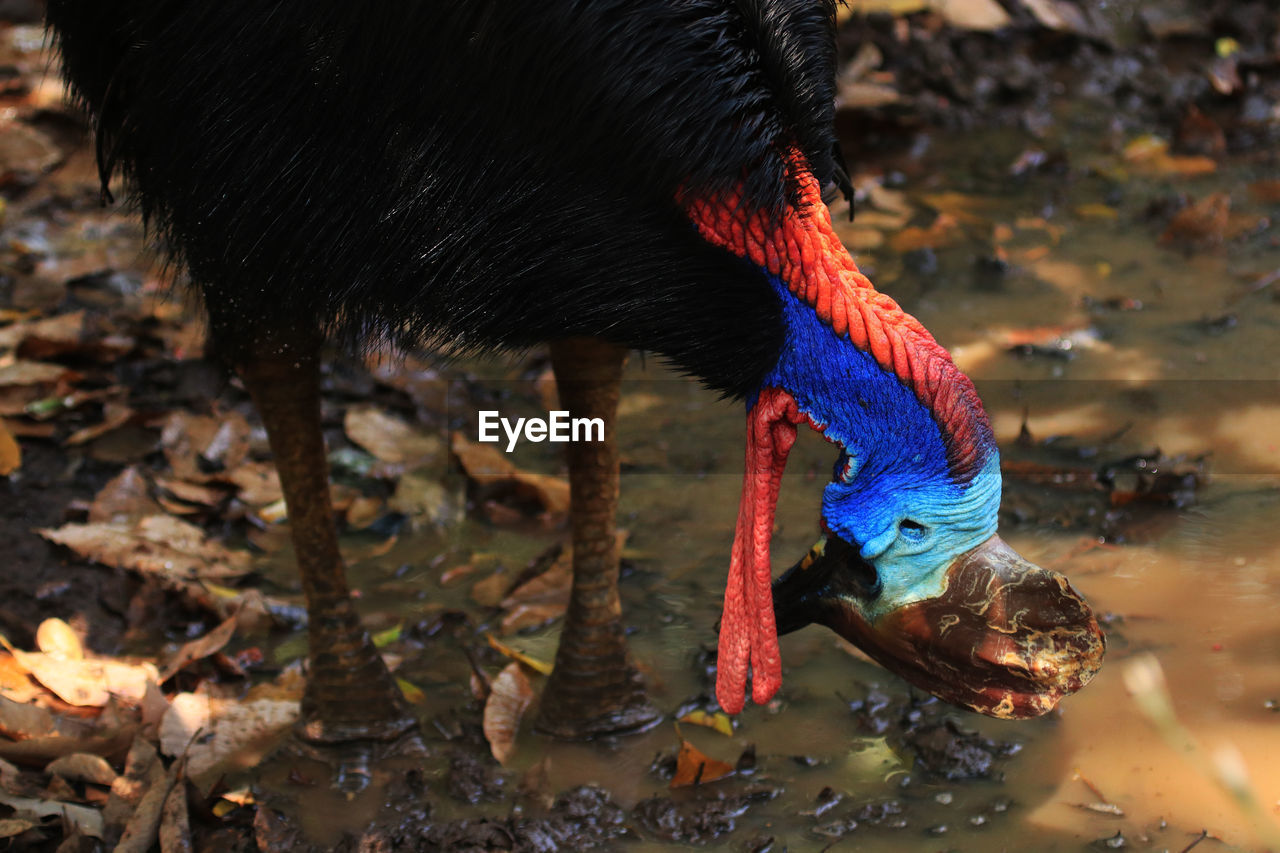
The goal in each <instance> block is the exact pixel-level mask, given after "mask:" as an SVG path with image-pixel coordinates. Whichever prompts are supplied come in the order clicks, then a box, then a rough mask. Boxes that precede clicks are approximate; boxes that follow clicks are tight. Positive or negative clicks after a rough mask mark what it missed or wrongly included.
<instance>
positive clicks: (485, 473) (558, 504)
mask: <svg viewBox="0 0 1280 853" xmlns="http://www.w3.org/2000/svg"><path fill="white" fill-rule="evenodd" d="M450 449H451V450H452V451H453V454H454V455H455V456H456V457H457V458H458V462H459V463H460V464H461V465H462V469H463V470H464V471H466V473H467V476H468V477H470V478H471V479H472V480H473V481H474V482H476V483H477V484H478V485H481V486H493V485H509V486H510V487H511V488H512V490H513V491H514V492H515V493H516V496H517V497H532V498H534V499H535V500H537V502H538V503H539V504H540V505H541V506H542V508H543V509H545V510H546V511H547V512H550V513H552V514H560V513H565V512H568V510H569V484H568V483H567V482H566V481H565V480H562V479H560V478H559V477H552V476H550V475H548V474H533V473H529V472H527V471H521V470H520V469H519V468H517V467H516V466H515V465H513V464H512V463H511V462H509V461H507V459H506V458H504V457H503V455H502V451H500V450H498V449H497V448H496V447H494V446H493V445H490V444H478V443H472V442H470V441H468V440H467V439H466V437H465V436H464V435H463V434H462V433H461V432H455V433H454V434H453V438H452V442H451V444H450Z"/></svg>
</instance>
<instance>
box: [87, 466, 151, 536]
mask: <svg viewBox="0 0 1280 853" xmlns="http://www.w3.org/2000/svg"><path fill="white" fill-rule="evenodd" d="M159 511H160V506H159V504H157V503H156V502H155V501H154V500H152V499H151V486H150V484H149V483H148V482H147V478H146V476H145V475H143V473H142V471H141V470H140V469H139V468H138V467H137V466H136V465H130V466H129V467H128V468H125V469H124V470H123V471H121V472H120V473H119V474H117V475H115V476H114V477H112V478H111V479H110V480H109V481H108V482H107V484H106V485H105V486H103V487H102V488H101V489H99V490H98V494H97V495H95V496H94V498H93V503H92V504H90V506H89V521H90V522H93V523H103V522H115V523H125V522H132V521H135V520H137V519H139V518H143V517H145V516H148V515H155V514H157V513H159Z"/></svg>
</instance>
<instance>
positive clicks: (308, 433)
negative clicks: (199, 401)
mask: <svg viewBox="0 0 1280 853" xmlns="http://www.w3.org/2000/svg"><path fill="white" fill-rule="evenodd" d="M215 320H216V318H215ZM214 325H215V330H216V328H217V324H216V321H215V324H214ZM215 334H216V331H215ZM217 337H218V338H219V339H220V340H225V339H226V338H227V337H228V336H226V335H217ZM230 350H231V351H230V352H229V353H227V354H228V355H229V356H230V357H231V359H232V361H233V363H234V364H235V367H236V371H237V372H238V373H239V375H240V378H241V380H242V381H243V382H244V385H245V388H246V389H248V391H249V394H250V395H251V396H252V397H253V401H254V404H255V405H256V406H257V409H258V412H259V414H260V415H261V416H262V422H263V424H264V425H265V426H266V428H267V436H268V438H269V439H270V442H271V451H272V453H273V454H274V455H275V462H276V467H277V468H278V469H279V472H280V484H281V486H282V488H283V491H284V499H285V504H286V505H287V507H288V511H289V525H290V532H291V534H292V538H293V546H294V550H295V552H296V554H297V559H298V569H299V571H300V573H301V575H302V590H303V593H304V594H305V596H306V602H307V614H308V618H309V622H308V640H309V644H310V658H309V660H310V672H309V674H308V678H307V686H306V691H305V693H304V694H303V697H302V717H301V719H300V721H299V723H298V735H299V736H300V738H301V739H302V740H303V741H305V742H307V743H310V744H316V745H320V746H323V745H327V744H341V743H347V742H368V741H380V742H390V741H394V740H397V739H398V738H400V737H401V736H403V735H406V734H407V733H409V732H411V731H412V730H413V729H414V728H415V727H416V725H417V720H415V719H414V717H413V715H412V714H411V713H410V712H409V708H408V705H407V703H406V702H405V699H404V696H403V694H402V693H401V692H400V689H399V688H398V687H397V686H396V683H395V681H394V680H393V679H392V677H391V674H390V673H389V672H388V671H387V667H386V664H384V663H383V661H382V657H381V656H380V655H379V654H378V651H377V649H376V648H375V647H374V645H373V642H372V641H371V640H370V638H369V634H368V633H367V632H366V631H365V630H364V627H363V626H362V625H361V623H360V617H359V615H358V614H357V613H356V610H355V606H354V604H353V602H352V600H351V593H350V590H349V588H348V587H347V579H346V573H345V570H344V568H343V563H342V557H341V555H340V554H339V552H338V534H337V529H336V528H335V526H334V521H333V506H332V502H331V500H330V496H329V476H328V472H329V466H328V460H327V458H326V455H325V447H324V436H323V434H322V432H321V427H320V339H319V337H318V336H317V335H314V334H299V333H294V334H290V335H285V336H280V335H272V336H269V337H262V338H258V339H256V340H254V341H253V342H252V343H247V344H246V343H241V344H239V345H234V344H233V345H232V346H231V347H230Z"/></svg>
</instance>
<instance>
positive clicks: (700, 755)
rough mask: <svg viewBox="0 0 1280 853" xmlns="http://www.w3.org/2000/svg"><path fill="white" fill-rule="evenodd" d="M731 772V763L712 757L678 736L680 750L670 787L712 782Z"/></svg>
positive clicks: (684, 786)
mask: <svg viewBox="0 0 1280 853" xmlns="http://www.w3.org/2000/svg"><path fill="white" fill-rule="evenodd" d="M732 773H733V765H732V764H729V763H727V762H724V761H721V760H719V759H718V758H712V757H711V756H709V755H707V754H706V753H705V752H703V751H702V750H700V749H698V748H697V747H696V746H694V745H693V744H691V743H689V741H687V740H685V739H684V738H683V737H681V738H680V752H679V754H678V755H677V756H676V774H675V775H674V776H672V777H671V787H672V788H687V787H689V786H690V785H701V784H703V783H705V782H714V781H716V780H717V779H723V778H724V777H726V776H729V775H730V774H732Z"/></svg>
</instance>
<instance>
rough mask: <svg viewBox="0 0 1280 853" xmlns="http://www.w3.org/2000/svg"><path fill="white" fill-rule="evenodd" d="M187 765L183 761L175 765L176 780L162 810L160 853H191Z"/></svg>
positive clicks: (180, 760)
mask: <svg viewBox="0 0 1280 853" xmlns="http://www.w3.org/2000/svg"><path fill="white" fill-rule="evenodd" d="M185 764H186V762H185V761H184V760H182V759H179V760H178V763H177V764H175V765H174V770H175V773H174V780H173V785H172V787H170V788H169V794H168V796H166V797H165V798H164V806H163V808H161V810H160V831H159V838H160V853H190V851H191V850H192V849H193V847H192V845H191V817H190V815H189V813H188V809H187V785H186V781H185V772H186V771H185Z"/></svg>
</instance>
